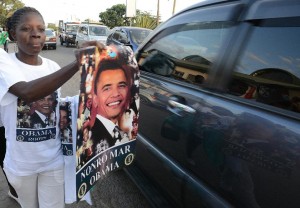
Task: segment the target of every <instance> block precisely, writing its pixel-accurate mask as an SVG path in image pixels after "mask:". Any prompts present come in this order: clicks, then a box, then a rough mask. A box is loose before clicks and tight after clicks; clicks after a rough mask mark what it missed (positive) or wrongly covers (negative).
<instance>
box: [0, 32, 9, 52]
mask: <svg viewBox="0 0 300 208" xmlns="http://www.w3.org/2000/svg"><path fill="white" fill-rule="evenodd" d="M7 38H8V32H7V29H6V28H4V29H3V31H2V32H1V33H0V45H3V47H4V50H5V51H6V52H7V53H8V41H7Z"/></svg>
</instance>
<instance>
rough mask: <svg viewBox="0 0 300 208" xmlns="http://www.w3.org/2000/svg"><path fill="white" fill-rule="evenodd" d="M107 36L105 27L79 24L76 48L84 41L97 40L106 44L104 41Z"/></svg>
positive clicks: (107, 32)
mask: <svg viewBox="0 0 300 208" xmlns="http://www.w3.org/2000/svg"><path fill="white" fill-rule="evenodd" d="M108 34H109V28H108V27H107V26H105V25H99V24H95V23H93V24H92V23H90V24H80V26H79V28H78V31H77V36H76V46H77V48H78V46H79V45H81V44H82V43H83V42H84V41H90V40H97V41H100V42H101V43H103V44H106V39H107V36H108Z"/></svg>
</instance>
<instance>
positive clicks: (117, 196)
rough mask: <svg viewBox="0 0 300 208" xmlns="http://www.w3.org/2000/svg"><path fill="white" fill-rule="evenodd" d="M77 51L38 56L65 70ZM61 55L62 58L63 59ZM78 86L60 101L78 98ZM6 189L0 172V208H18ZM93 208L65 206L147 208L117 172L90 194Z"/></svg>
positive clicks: (67, 88)
mask: <svg viewBox="0 0 300 208" xmlns="http://www.w3.org/2000/svg"><path fill="white" fill-rule="evenodd" d="M75 49H76V48H66V47H65V46H60V45H58V46H57V50H56V51H54V50H49V51H42V53H41V55H42V56H44V57H47V58H50V59H52V60H55V61H56V62H57V63H58V64H59V65H60V66H65V65H66V64H67V63H70V62H71V61H72V60H74V59H75V58H74V55H73V50H75ZM9 52H14V46H13V44H12V43H10V44H9ZM62 54H63V55H62ZM78 83H79V74H78V73H77V74H76V75H74V77H73V78H72V79H70V80H69V81H68V82H67V83H65V84H64V85H63V86H62V97H65V96H67V95H68V96H73V95H76V94H77V92H78V91H77V90H76V87H74V86H76V85H77V84H78ZM7 192H8V186H7V183H6V181H5V178H4V175H3V172H2V171H1V170H0V208H19V207H20V206H19V205H18V204H17V203H16V202H15V201H14V200H13V199H11V198H10V197H8V195H7ZM91 196H92V201H93V206H90V205H89V204H87V203H86V202H85V201H84V202H80V203H78V204H77V203H73V204H71V205H66V208H91V207H92V208H95V207H97V208H98V207H101V208H117V207H118V208H119V207H122V208H150V205H149V203H148V202H147V201H146V200H145V198H144V197H143V195H142V194H141V193H140V191H139V190H138V188H137V187H136V186H135V185H134V184H133V183H132V182H131V180H130V179H129V178H128V177H127V175H126V174H125V172H124V171H123V170H120V171H116V172H114V173H112V174H110V175H109V176H108V177H106V178H105V179H104V180H102V181H100V182H98V184H97V185H96V186H95V187H94V188H93V190H92V191H91Z"/></svg>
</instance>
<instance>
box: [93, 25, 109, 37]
mask: <svg viewBox="0 0 300 208" xmlns="http://www.w3.org/2000/svg"><path fill="white" fill-rule="evenodd" d="M89 32H90V35H95V36H108V28H107V27H103V26H89Z"/></svg>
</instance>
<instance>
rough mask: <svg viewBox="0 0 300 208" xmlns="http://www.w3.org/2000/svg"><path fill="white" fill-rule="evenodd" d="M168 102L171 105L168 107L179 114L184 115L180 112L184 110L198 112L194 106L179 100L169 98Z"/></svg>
mask: <svg viewBox="0 0 300 208" xmlns="http://www.w3.org/2000/svg"><path fill="white" fill-rule="evenodd" d="M168 103H169V106H170V107H169V106H168V109H169V110H170V111H172V112H173V113H175V114H176V115H178V116H182V115H181V114H180V111H184V112H187V113H192V114H194V113H196V110H195V109H194V108H191V107H190V106H187V105H184V104H182V103H179V102H177V101H174V100H169V101H168Z"/></svg>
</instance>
